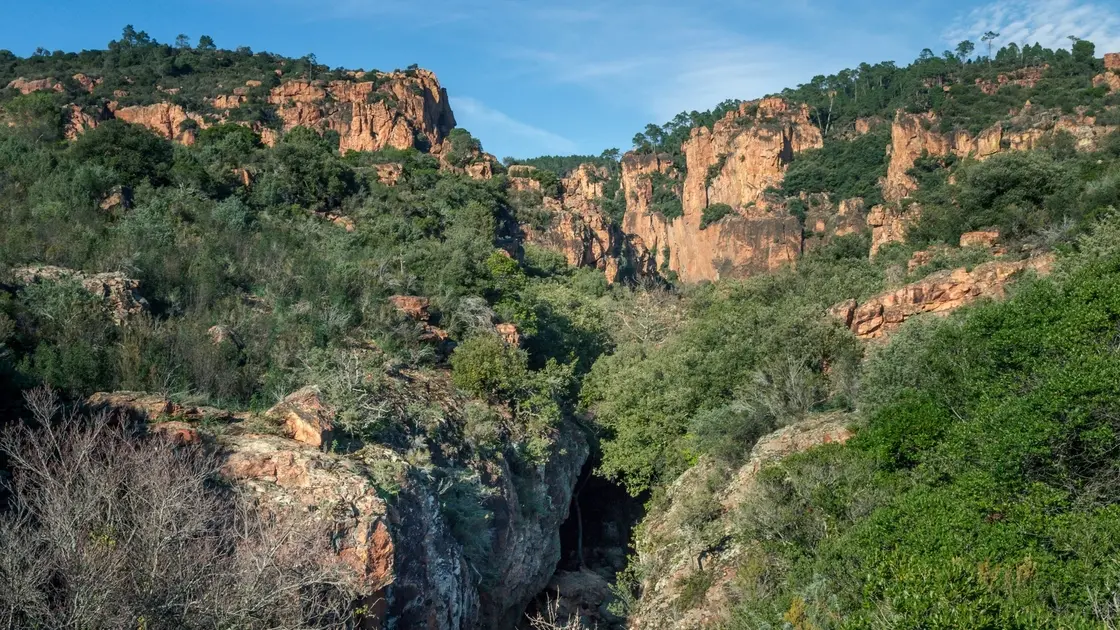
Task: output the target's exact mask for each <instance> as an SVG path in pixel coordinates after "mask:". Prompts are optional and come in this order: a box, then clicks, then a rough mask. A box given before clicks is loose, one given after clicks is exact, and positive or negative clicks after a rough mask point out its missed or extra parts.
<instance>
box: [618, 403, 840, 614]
mask: <svg viewBox="0 0 1120 630" xmlns="http://www.w3.org/2000/svg"><path fill="white" fill-rule="evenodd" d="M849 422H850V418H849V417H848V416H846V415H844V414H822V415H817V416H811V417H809V418H807V419H805V420H803V421H801V422H798V423H796V424H793V425H790V426H788V427H785V428H783V429H780V430H778V431H775V432H774V433H771V434H770V435H767V436H765V437H763V438H762V439H760V440H759V441H758V443H757V444H755V446H754V447H753V448H752V449H751V453H750V456H749V458H748V460H747V462H746V464H744V465H743V466H741V467H740V468H739V469H738V470H737V471H732V472H731V473H730V475H728V476H727V477H728V478H727V479H725V481H724V487H723V488H722V489H720V490H717V491H716V492H715V493H714V494H711V492H712V491H711V489H710V487H711V483H712V480H713V479H715V478H717V477H723V476H724V474H725V471H723V470H722V469H721V466H720V465H718V464H717V463H716V462H714V461H712V460H710V459H707V458H704V459H701V461H700V462H699V463H698V464H697V465H696V466H694V467H692V468H691V469H689V470H688V471H687V472H685V473H684V474H683V475H681V477H679V478H678V479H677V480H676V481H674V482H673V484H672V485H671V486H670V487H669V488H668V490H667V492H666V499H665V501H663V502H662V505H663V507H661V508H659V509H657V510H656V511H654V512H651V513H650V514H649V516H647V518H646V520H645V521H644V523H643V524H642V527H641V529H640V530H639V531H640V534H639V538H638V540H637V541H636V547H637V551H638V560H639V562H640V563H641V566H642V568H643V569H644V572H643V574H644V575H646V576H647V577H646V578H645V580H644V582H643V584H642V596H641V599H640V601H639V602H638V609H637V610H636V611H634V612H633V614H632V615H631V617H630V619H629V623H630V626H629V627H630V628H633V629H635V630H655V629H656V630H667V629H672V630H686V629H687V630H699V629H700V628H711V627H719V626H720V625H721V624H722V623H723V622H725V621H727V618H726V615H727V614H728V613H729V612H730V609H731V608H732V606H733V604H734V600H733V596H732V591H733V583H734V582H735V579H736V574H737V568H738V565H739V564H740V563H741V560H742V559H743V557H744V555H745V554H747V553H748V552H749V551H750V549H751V546H752V545H753V544H755V543H752V542H750V541H742V540H741V537H740V535H739V534H740V533H741V532H740V531H739V529H738V528H737V527H736V524H735V522H734V521H735V518H734V517H735V514H736V513H737V512H738V511H740V510H741V509H743V506H744V505H745V504H747V503H748V501H749V500H750V498H751V497H752V493H753V492H754V490H755V488H756V484H757V477H758V473H759V471H760V470H762V468H763V467H765V466H767V465H769V464H772V463H775V462H778V461H780V460H781V459H783V458H785V457H788V456H790V455H793V454H795V453H800V452H804V451H806V450H809V449H811V448H814V447H817V446H821V445H825V444H843V443H844V442H846V441H847V440H848V439H850V438H851V437H852V435H853V433H852V431H851V430H850V429H849V428H848V425H849ZM709 494H710V496H708V497H707V502H708V503H709V504H710V505H709V507H708V508H707V509H708V510H709V511H710V512H711V514H712V516H711V522H710V523H709V525H708V526H706V533H705V534H704V535H698V533H697V532H696V531H695V530H694V529H693V528H694V525H692V524H691V521H692V520H693V517H692V516H691V515H690V514H691V513H694V512H695V510H696V505H697V501H698V497H701V496H707V495H709ZM709 528H710V529H709ZM700 573H703V574H704V575H705V576H706V579H707V581H708V587H707V589H706V590H705V591H703V592H702V594H701V595H700V596H699V598H700V599H701V600H702V601H695V598H696V596H695V595H692V596H691V598H692V600H693V601H690V602H689V606H687V607H685V606H682V605H681V601H682V600H683V596H684V594H685V590H686V586H685V585H686V584H687V583H688V579H689V578H690V577H693V576H696V575H698V574H700Z"/></svg>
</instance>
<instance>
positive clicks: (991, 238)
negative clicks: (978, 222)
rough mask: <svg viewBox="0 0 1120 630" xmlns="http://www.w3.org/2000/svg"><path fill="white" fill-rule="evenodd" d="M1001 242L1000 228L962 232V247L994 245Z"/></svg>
mask: <svg viewBox="0 0 1120 630" xmlns="http://www.w3.org/2000/svg"><path fill="white" fill-rule="evenodd" d="M998 242H999V230H978V231H976V232H965V233H964V234H961V247H994V246H995V245H996V243H998Z"/></svg>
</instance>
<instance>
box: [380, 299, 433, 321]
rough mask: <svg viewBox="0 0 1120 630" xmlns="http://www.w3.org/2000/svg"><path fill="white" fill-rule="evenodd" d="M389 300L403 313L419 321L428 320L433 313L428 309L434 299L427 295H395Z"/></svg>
mask: <svg viewBox="0 0 1120 630" xmlns="http://www.w3.org/2000/svg"><path fill="white" fill-rule="evenodd" d="M389 302H390V303H392V305H393V306H394V307H396V309H397V310H398V311H400V312H401V313H402V314H404V315H405V316H407V317H411V318H412V319H415V320H416V321H418V322H427V321H428V320H429V319H431V313H430V312H429V310H428V309H429V308H430V307H431V304H432V301H431V300H429V299H428V298H426V297H420V296H417V295H394V296H392V297H390V298H389Z"/></svg>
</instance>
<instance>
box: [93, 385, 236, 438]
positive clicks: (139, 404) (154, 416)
mask: <svg viewBox="0 0 1120 630" xmlns="http://www.w3.org/2000/svg"><path fill="white" fill-rule="evenodd" d="M86 405H87V406H88V407H90V408H93V409H99V410H118V411H124V412H127V413H128V414H130V415H131V416H132V417H133V418H135V419H136V420H139V421H142V422H146V423H149V424H155V423H159V422H161V421H168V420H174V421H187V422H198V421H201V420H229V419H233V418H237V417H243V416H240V415H238V414H231V413H229V412H227V411H224V410H222V409H216V408H214V407H197V406H193V405H181V404H179V403H176V402H173V401H171V400H170V399H168V398H167V397H165V396H160V395H156V394H146V393H143V392H98V393H96V394H94V395H92V396H90V397H89V398H87V399H86ZM164 424H169V426H173V425H170V423H168V422H164ZM157 426H158V425H157ZM152 429H153V430H154V429H155V427H152Z"/></svg>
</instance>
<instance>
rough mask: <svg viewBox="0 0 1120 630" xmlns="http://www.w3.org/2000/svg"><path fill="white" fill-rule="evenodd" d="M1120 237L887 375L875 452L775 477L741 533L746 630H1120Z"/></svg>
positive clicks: (918, 351) (1101, 232) (897, 355)
mask: <svg viewBox="0 0 1120 630" xmlns="http://www.w3.org/2000/svg"><path fill="white" fill-rule="evenodd" d="M1118 230H1120V222H1118V221H1117V219H1116V217H1111V218H1109V219H1108V220H1107V221H1106V222H1105V223H1104V224H1101V225H1099V226H1098V227H1097V228H1096V230H1095V231H1094V234H1093V235H1092V236H1091V237H1088V238H1085V239H1082V240H1081V241H1080V242H1078V244H1077V247H1076V254H1074V255H1072V256H1070V257H1068V258H1067V259H1066V260H1064V261H1063V262H1062V265H1061V269H1060V272H1059V273H1058V274H1057V276H1056V277H1055V279H1054V280H1040V281H1035V282H1031V283H1029V284H1027V285H1026V286H1023V287H1021V288H1020V290H1019V291H1018V292H1017V293H1016V295H1015V296H1014V297H1013V298H1012V299H1011V300H1009V301H1008V302H1006V303H1003V304H989V305H984V306H979V307H976V308H974V309H971V310H969V311H968V312H967V313H961V314H960V316H956V317H953V318H950V319H949V320H929V321H925V322H923V323H921V324H918V325H914V326H910V327H908V328H907V329H906V331H905V333H904V334H902V335H900V336H899V337H898V338H896V339H895V340H894V341H893V342H892V343H891V344H890V345H889V346H887V347H885V348H883V349H881V350H879V351H878V352H875V353H874V354H873V355H872V357H871V359H870V361H869V363H868V365H867V368H866V375H865V377H864V379H863V386H862V392H863V393H862V404H861V407H862V412H863V416H864V417H866V418H867V424H866V426H865V427H863V429H862V430H861V431H860V432H859V434H858V435H857V437H856V438H855V439H854V440H853V441H852V442H850V443H849V445H848V446H846V447H843V448H840V447H825V448H821V449H817V450H814V451H812V452H810V453H807V454H805V455H802V456H798V457H795V458H791V459H789V460H787V461H785V462H783V463H782V464H781V465H778V466H776V467H774V468H772V469H770V470H767V471H766V472H765V474H764V475H763V476H762V478H761V491H760V493H759V494H758V496H757V498H756V499H754V500H753V501H751V502H749V503H748V504H747V505H745V506H744V507H743V509H742V512H741V513H740V514H739V515H738V519H739V520H738V523H739V529H738V531H739V534H740V535H741V536H743V537H744V539H746V540H754V541H761V544H760V546H759V547H756V549H757V551H755V552H754V553H757V554H761V557H759V558H757V560H755V561H751V562H748V563H747V564H746V565H744V569H743V572H742V574H741V575H740V579H741V580H742V584H743V585H744V591H743V599H742V602H741V603H740V605H739V609H738V611H737V613H736V618H735V622H734V623H733V624H732V626H733V627H736V628H739V627H741V628H754V627H758V624H760V623H766V622H768V621H773V620H777V619H781V618H785V619H787V620H789V621H791V622H793V623H797V624H801V625H802V626H803V627H809V626H810V625H811V626H812V627H844V628H847V627H851V628H857V627H858V628H862V627H892V628H918V627H921V628H956V627H962V626H968V627H982V628H1039V627H1065V628H1096V627H1110V626H1111V624H1113V623H1115V621H1116V617H1115V615H1116V609H1115V607H1114V606H1113V604H1112V603H1111V602H1113V601H1114V597H1115V588H1116V580H1117V577H1118V576H1117V574H1116V565H1115V555H1116V553H1117V549H1116V547H1115V538H1116V528H1117V527H1118V525H1120V519H1118V514H1117V511H1116V510H1117V505H1118V503H1117V501H1118V498H1120V497H1117V496H1116V492H1115V488H1116V474H1117V471H1118V470H1120V468H1118V465H1120V464H1118V460H1117V458H1116V455H1115V451H1116V448H1117V430H1118V427H1117V424H1116V418H1117V415H1116V413H1115V411H1114V407H1115V406H1116V404H1117V401H1120V391H1117V389H1116V378H1117V374H1118V370H1120V361H1118V359H1117V355H1116V350H1115V343H1114V337H1115V330H1116V326H1117V322H1118V321H1120V292H1118V290H1120V250H1118V249H1117V247H1116V243H1117V237H1118V236H1120V231H1118ZM748 566H749V567H753V568H748ZM761 567H766V570H764V571H763V570H761Z"/></svg>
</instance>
